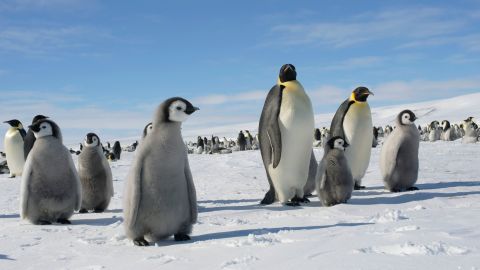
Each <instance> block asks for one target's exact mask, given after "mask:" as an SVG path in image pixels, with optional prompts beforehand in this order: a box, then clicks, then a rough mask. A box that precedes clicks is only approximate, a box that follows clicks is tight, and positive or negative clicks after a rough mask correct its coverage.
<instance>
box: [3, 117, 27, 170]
mask: <svg viewBox="0 0 480 270" xmlns="http://www.w3.org/2000/svg"><path fill="white" fill-rule="evenodd" d="M4 123H7V124H9V125H10V128H9V129H8V130H7V132H6V133H5V139H4V141H3V142H4V143H3V145H4V147H5V154H6V158H7V164H8V168H9V169H10V177H12V178H13V177H15V176H21V175H22V171H23V167H24V165H25V154H24V139H25V136H26V132H25V129H23V125H22V123H21V122H20V121H18V120H17V119H13V120H9V121H5V122H4Z"/></svg>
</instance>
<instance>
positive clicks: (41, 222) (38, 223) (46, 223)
mask: <svg viewBox="0 0 480 270" xmlns="http://www.w3.org/2000/svg"><path fill="white" fill-rule="evenodd" d="M35 224H37V225H51V224H52V222H50V221H46V220H38V221H37V222H36V223H35Z"/></svg>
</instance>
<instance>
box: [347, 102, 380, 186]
mask: <svg viewBox="0 0 480 270" xmlns="http://www.w3.org/2000/svg"><path fill="white" fill-rule="evenodd" d="M343 130H344V132H345V137H346V139H347V142H348V144H350V146H348V147H347V149H345V156H346V158H347V160H348V165H349V166H350V169H351V171H352V176H353V179H354V180H355V181H356V182H358V183H360V180H361V179H362V178H363V176H364V175H365V172H366V171H367V168H368V164H369V163H370V153H371V150H372V140H373V126H372V115H371V112H370V106H368V104H358V105H357V104H352V105H351V106H350V108H349V110H348V112H347V114H346V115H345V119H344V121H343Z"/></svg>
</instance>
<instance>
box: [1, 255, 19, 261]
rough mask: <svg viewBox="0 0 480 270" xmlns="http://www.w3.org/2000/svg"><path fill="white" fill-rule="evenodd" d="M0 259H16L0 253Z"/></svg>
mask: <svg viewBox="0 0 480 270" xmlns="http://www.w3.org/2000/svg"><path fill="white" fill-rule="evenodd" d="M0 260H7V261H16V260H15V259H12V258H9V257H8V255H5V254H0Z"/></svg>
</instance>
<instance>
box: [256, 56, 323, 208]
mask: <svg viewBox="0 0 480 270" xmlns="http://www.w3.org/2000/svg"><path fill="white" fill-rule="evenodd" d="M313 131H314V121H313V108H312V103H311V102H310V98H309V97H308V96H307V94H306V93H305V90H304V89H303V86H302V85H301V84H300V82H299V81H297V72H296V70H295V67H294V66H293V65H291V64H286V65H283V66H282V67H281V68H280V74H279V77H278V82H277V84H276V85H274V86H273V87H272V89H271V90H270V92H269V93H268V95H267V98H266V100H265V104H264V106H263V110H262V115H261V116H260V123H259V128H258V132H259V143H260V151H261V154H262V159H263V165H264V166H265V170H266V172H267V178H268V183H269V185H270V189H269V191H268V192H267V193H266V194H265V197H264V198H263V200H262V201H261V204H271V203H273V202H274V201H275V200H276V199H278V200H279V201H280V202H281V203H282V204H286V205H289V206H298V205H299V203H300V202H308V199H306V198H305V197H304V190H303V188H304V186H305V184H306V183H307V178H308V171H309V164H310V160H311V154H312V143H313V137H312V132H313Z"/></svg>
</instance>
